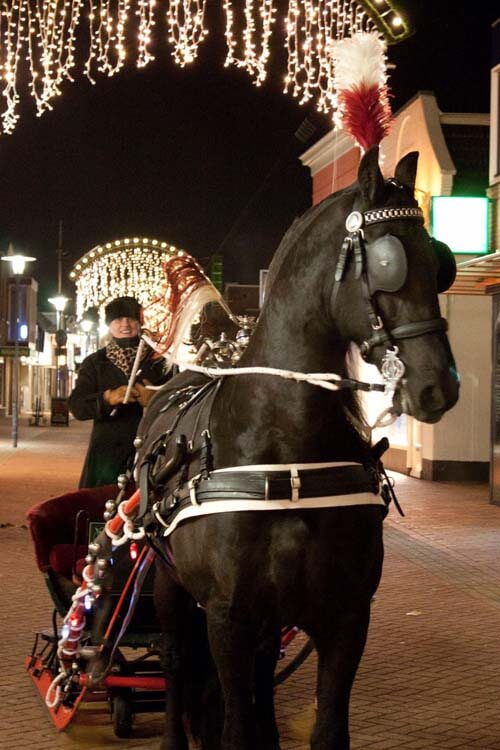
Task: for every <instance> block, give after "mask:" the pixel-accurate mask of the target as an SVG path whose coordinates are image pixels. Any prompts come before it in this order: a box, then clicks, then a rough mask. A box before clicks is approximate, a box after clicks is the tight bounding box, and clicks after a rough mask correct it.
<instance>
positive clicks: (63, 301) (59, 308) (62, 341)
mask: <svg viewBox="0 0 500 750" xmlns="http://www.w3.org/2000/svg"><path fill="white" fill-rule="evenodd" d="M49 302H50V304H51V305H54V307H55V309H56V398H65V397H66V395H67V394H66V387H65V386H66V383H65V382H63V377H62V365H63V363H62V361H61V360H62V357H63V353H62V350H63V349H64V347H65V346H66V341H67V338H68V337H67V334H66V331H65V330H64V321H63V313H64V308H65V307H66V305H67V303H68V302H69V298H68V297H65V296H64V295H63V294H58V295H57V296H56V297H49ZM64 364H65V363H64Z"/></svg>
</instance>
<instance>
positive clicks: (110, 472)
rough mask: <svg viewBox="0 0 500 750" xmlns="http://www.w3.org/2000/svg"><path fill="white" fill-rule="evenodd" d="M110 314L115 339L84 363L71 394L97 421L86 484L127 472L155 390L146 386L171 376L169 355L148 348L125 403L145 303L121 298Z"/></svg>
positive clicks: (74, 406) (76, 406) (83, 415)
mask: <svg viewBox="0 0 500 750" xmlns="http://www.w3.org/2000/svg"><path fill="white" fill-rule="evenodd" d="M105 316H106V323H107V325H108V326H109V332H110V334H111V341H110V342H109V343H108V344H107V346H105V347H104V348H102V349H99V350H98V351H97V352H95V353H94V354H91V355H90V356H88V357H87V358H86V359H85V360H84V361H83V362H82V364H81V366H80V369H79V371H78V379H77V382H76V386H75V388H74V390H73V392H72V393H71V395H70V397H69V408H70V411H71V413H72V414H73V416H74V417H76V419H93V420H94V427H93V430H92V434H91V436H90V443H89V448H88V451H87V457H86V459H85V464H84V467H83V471H82V475H81V478H80V485H79V486H80V487H98V486H99V485H103V484H112V483H114V482H116V478H117V476H118V475H119V474H121V473H122V472H123V471H125V469H126V466H127V461H128V458H129V457H130V455H131V454H132V452H133V450H134V447H133V441H134V437H135V435H136V431H137V426H138V424H139V421H140V419H141V416H142V412H143V410H144V408H145V407H146V405H147V403H148V401H149V400H150V398H151V397H152V396H153V394H154V391H151V390H148V389H147V388H146V387H145V386H146V385H148V384H153V385H159V384H161V383H164V382H165V381H166V380H167V379H168V375H167V374H166V373H165V364H164V360H163V358H161V359H160V360H153V359H152V355H153V351H152V350H151V349H150V348H149V347H147V348H146V349H145V352H144V357H143V358H142V360H141V363H140V365H139V369H138V372H137V378H136V381H135V383H134V385H133V387H132V390H131V392H130V395H129V399H128V403H127V404H124V403H123V401H124V398H125V393H126V390H127V383H128V380H129V376H130V372H131V370H132V366H133V363H134V360H135V356H136V354H137V347H138V346H139V341H140V332H141V323H140V318H141V306H140V305H139V303H138V302H137V300H136V299H134V297H118V298H117V299H114V300H113V301H112V302H110V303H109V304H108V305H107V306H106V308H105Z"/></svg>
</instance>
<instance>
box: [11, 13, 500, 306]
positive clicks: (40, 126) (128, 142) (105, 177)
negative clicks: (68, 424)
mask: <svg viewBox="0 0 500 750" xmlns="http://www.w3.org/2000/svg"><path fill="white" fill-rule="evenodd" d="M494 5H496V2H494V0H477V2H476V3H467V2H465V0H404V1H403V0H401V2H400V6H401V8H404V9H405V11H406V15H407V17H408V18H409V20H410V21H411V23H412V24H413V25H414V26H415V27H416V33H415V34H414V36H413V37H412V38H410V39H409V40H407V41H406V42H403V43H401V44H400V45H398V46H396V47H391V48H390V51H389V58H390V61H391V62H393V63H395V64H396V65H397V68H396V69H395V70H393V71H392V72H391V81H390V83H391V88H392V92H393V97H394V98H393V109H394V111H396V110H397V109H398V108H400V107H401V106H402V105H403V104H404V103H405V102H406V101H407V100H408V99H409V98H411V97H412V96H413V95H414V94H416V93H417V91H419V90H431V91H434V92H435V94H436V95H437V99H438V103H439V105H440V107H441V109H442V110H444V111H455V112H458V111H462V112H468V111H469V112H486V111H489V68H490V47H491V44H490V26H491V22H492V21H493V20H495V18H496V17H497V16H499V15H500V11H499V10H496V11H495V10H494ZM216 24H218V30H217V29H216V28H215V26H216ZM209 25H210V29H211V35H210V36H209V37H208V38H207V40H206V41H205V42H204V45H203V48H202V50H201V52H200V57H199V59H198V61H197V62H196V63H195V64H194V65H193V66H192V67H191V68H184V69H180V68H178V67H177V66H176V65H175V63H174V62H173V59H172V58H171V57H170V55H169V52H168V49H167V47H166V45H165V44H164V42H163V39H161V40H160V39H159V40H158V44H157V46H156V49H155V52H156V54H157V60H156V61H155V62H154V63H152V64H151V65H150V66H149V67H147V68H145V69H143V70H140V71H138V70H137V69H136V68H135V67H130V68H129V69H127V70H126V71H125V72H122V73H120V74H118V75H117V76H116V77H115V78H112V79H109V78H106V77H103V76H101V77H99V78H98V79H97V85H95V86H92V85H91V84H90V83H88V82H87V80H86V79H84V78H83V77H82V78H77V83H76V84H69V83H68V84H67V86H66V87H65V90H64V94H63V96H62V97H60V98H59V99H58V100H56V101H55V102H54V111H53V112H48V113H46V114H45V115H43V117H42V118H40V119H38V118H36V117H35V115H34V111H33V110H32V109H31V107H28V108H27V109H26V111H25V112H24V113H23V117H22V119H21V120H20V122H19V124H18V126H17V128H16V130H15V131H14V134H13V135H11V136H2V137H1V138H0V206H1V221H0V243H1V245H0V249H1V251H2V254H3V253H4V252H5V251H6V250H7V246H8V243H9V242H12V243H13V244H14V246H15V248H16V249H18V250H22V251H24V252H29V253H30V254H33V255H35V256H36V257H37V258H38V261H37V263H36V264H32V269H31V270H32V273H33V275H34V276H35V277H36V278H38V279H39V281H40V282H41V289H40V308H41V309H47V308H48V307H49V306H48V305H47V304H46V303H45V299H46V298H47V297H48V296H50V293H52V292H53V291H55V287H56V284H57V258H56V248H57V237H58V222H59V220H60V219H62V221H63V225H64V237H63V245H64V249H65V251H66V252H67V257H66V258H65V265H64V274H65V281H64V291H65V292H66V294H68V296H74V291H73V289H74V288H73V286H72V284H71V282H69V280H67V278H66V277H67V273H68V272H69V270H70V267H71V265H72V263H73V262H74V261H76V260H77V258H79V257H80V256H81V255H82V254H83V253H84V252H86V251H87V250H89V249H90V248H91V247H93V246H94V245H97V244H99V243H103V242H107V241H112V240H114V239H116V238H119V237H125V236H148V237H157V238H158V239H161V240H166V241H168V242H170V243H173V244H175V245H177V246H179V247H183V248H185V249H186V250H188V251H189V252H191V253H192V254H193V255H195V256H197V257H198V258H200V259H204V258H207V257H208V256H209V255H210V254H212V253H214V252H217V251H219V250H221V248H222V250H223V252H224V262H225V274H224V276H225V280H226V281H239V282H241V283H257V279H258V269H259V268H262V267H266V266H267V265H268V263H269V261H270V258H271V257H272V254H273V251H274V249H275V248H276V247H277V245H278V243H279V240H280V238H281V236H282V234H283V233H284V231H285V230H286V228H287V227H288V226H289V224H290V223H291V222H292V221H293V219H294V218H295V216H297V215H300V214H301V213H302V212H303V211H305V210H306V208H307V207H308V206H309V205H310V202H311V197H310V196H311V185H310V177H309V172H308V170H306V169H305V168H303V167H302V166H301V164H300V162H299V161H298V158H297V157H298V155H299V154H300V153H302V152H303V151H304V150H305V149H306V148H308V147H309V146H311V145H312V144H313V143H314V142H315V140H317V139H318V138H320V137H322V136H323V135H324V134H325V133H326V132H327V130H328V129H329V121H328V119H327V118H326V117H324V116H320V115H317V114H316V113H315V110H314V108H313V107H312V106H310V107H300V106H299V105H298V103H297V102H296V101H295V100H294V99H292V98H291V97H290V96H286V95H284V94H283V93H282V91H281V89H282V85H281V81H282V78H283V75H284V63H283V62H281V63H280V61H279V58H280V57H281V52H280V49H279V45H278V46H277V48H276V49H275V50H274V51H275V53H276V54H275V57H276V58H277V59H276V61H275V65H274V66H272V67H271V75H270V78H269V79H268V81H267V82H266V83H265V84H264V86H263V87H262V88H260V89H258V88H256V87H255V86H253V85H252V83H251V80H250V78H249V76H248V75H247V74H246V73H245V72H244V71H238V70H236V69H231V68H229V69H225V68H224V66H223V61H224V48H223V44H222V38H221V29H222V23H221V22H220V21H219V22H218V21H217V15H216V13H215V12H214V11H213V9H212V15H211V17H209ZM306 117H309V119H310V120H312V121H313V122H314V124H315V126H316V131H315V134H314V135H313V136H312V138H311V140H310V141H309V142H308V143H307V145H304V144H302V143H300V142H299V141H298V140H297V138H296V137H294V133H295V132H296V131H297V128H298V127H299V126H300V124H301V123H302V122H303V120H304V119H305V118H306Z"/></svg>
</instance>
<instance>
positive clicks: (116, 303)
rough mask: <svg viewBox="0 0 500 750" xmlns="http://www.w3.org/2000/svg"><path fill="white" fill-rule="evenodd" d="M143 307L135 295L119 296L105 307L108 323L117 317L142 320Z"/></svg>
mask: <svg viewBox="0 0 500 750" xmlns="http://www.w3.org/2000/svg"><path fill="white" fill-rule="evenodd" d="M141 312H142V307H141V306H140V304H139V303H138V302H137V300H136V299H135V297H117V298H116V299H114V300H112V301H111V302H110V303H109V304H108V305H106V307H105V308H104V315H105V320H106V325H108V326H109V324H110V323H111V321H112V320H116V319H117V318H134V319H135V320H138V321H139V322H141Z"/></svg>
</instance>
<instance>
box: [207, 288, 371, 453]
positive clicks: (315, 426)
mask: <svg viewBox="0 0 500 750" xmlns="http://www.w3.org/2000/svg"><path fill="white" fill-rule="evenodd" d="M295 302H297V300H296V301H295ZM304 304H305V302H304ZM291 308H293V309H291ZM294 310H296V313H295V314H296V316H297V319H296V320H295V319H294ZM304 312H305V316H304ZM304 320H306V321H310V322H309V324H308V325H304ZM345 354H346V343H345V342H341V341H337V342H334V341H332V340H331V333H330V334H329V333H328V332H327V329H326V325H325V323H324V321H323V322H322V321H321V316H320V314H319V311H318V310H316V312H315V314H313V312H312V310H306V311H304V309H303V308H302V309H301V306H300V304H299V305H297V304H294V305H292V306H290V307H289V306H287V305H286V304H283V305H281V306H280V305H279V304H278V305H272V306H270V305H268V306H266V308H265V310H264V311H263V315H262V318H261V320H260V321H259V325H258V327H257V329H256V331H255V333H254V335H253V336H252V340H251V342H250V345H249V347H248V350H247V352H246V353H245V356H244V358H243V359H242V360H241V363H240V364H241V366H245V367H251V366H259V365H260V366H265V367H273V368H278V369H281V370H289V371H290V370H291V371H295V372H332V371H333V372H337V373H342V372H344V370H345V365H344V362H345ZM228 380H229V382H228V383H226V384H225V386H224V390H223V394H224V395H223V397H222V398H221V400H220V402H219V408H218V409H217V412H216V414H215V415H214V416H215V423H216V425H217V428H216V431H217V433H218V438H217V443H218V445H219V450H218V453H219V457H218V458H219V465H221V464H224V465H228V464H238V463H239V464H256V463H291V462H317V461H329V460H337V459H338V460H344V459H349V458H355V457H356V456H357V457H359V451H360V445H361V443H362V441H361V440H360V438H359V435H358V434H357V433H356V431H355V430H354V428H353V427H352V425H351V424H350V422H349V420H348V418H347V416H346V414H345V410H344V408H343V405H342V400H341V397H340V394H339V393H333V392H332V391H329V390H325V389H323V388H320V387H318V386H313V385H309V384H299V383H297V382H295V381H293V380H286V379H283V378H281V377H277V376H269V375H250V376H233V377H231V378H230V379H228Z"/></svg>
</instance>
